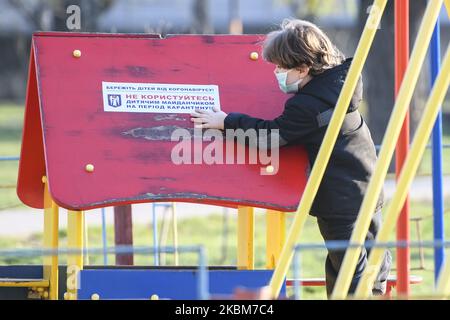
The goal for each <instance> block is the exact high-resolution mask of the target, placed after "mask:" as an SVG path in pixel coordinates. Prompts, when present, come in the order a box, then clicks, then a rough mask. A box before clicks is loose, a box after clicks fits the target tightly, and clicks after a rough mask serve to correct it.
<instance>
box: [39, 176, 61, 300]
mask: <svg viewBox="0 0 450 320" xmlns="http://www.w3.org/2000/svg"><path fill="white" fill-rule="evenodd" d="M42 182H43V183H44V248H45V249H49V250H57V249H58V231H59V230H58V229H59V210H58V209H59V208H58V206H57V205H56V203H55V202H54V201H53V199H52V197H51V195H50V192H49V190H48V183H47V177H45V176H44V177H42ZM44 279H45V280H47V281H48V282H49V296H48V297H49V299H50V300H58V255H52V256H46V257H44Z"/></svg>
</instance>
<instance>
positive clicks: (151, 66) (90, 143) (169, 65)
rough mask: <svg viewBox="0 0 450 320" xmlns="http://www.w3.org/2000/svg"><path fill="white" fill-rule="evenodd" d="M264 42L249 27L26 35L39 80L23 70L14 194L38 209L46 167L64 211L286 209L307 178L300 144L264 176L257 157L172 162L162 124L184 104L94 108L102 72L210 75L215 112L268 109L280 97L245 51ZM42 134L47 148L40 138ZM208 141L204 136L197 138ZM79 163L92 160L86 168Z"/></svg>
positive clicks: (279, 106) (134, 79)
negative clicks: (214, 31)
mask: <svg viewBox="0 0 450 320" xmlns="http://www.w3.org/2000/svg"><path fill="white" fill-rule="evenodd" d="M261 40H262V36H258V35H245V36H242V35H239V36H237V35H217V36H209V35H208V36H203V35H177V36H168V37H167V38H165V39H160V38H157V37H155V35H149V36H147V37H143V36H133V35H130V36H127V35H115V36H111V35H102V34H95V35H92V34H89V35H85V34H74V33H70V34H66V33H37V34H35V35H34V37H33V49H34V54H35V61H36V76H37V84H33V81H34V80H33V78H34V71H33V70H31V71H30V79H29V86H30V87H29V90H28V97H27V99H28V100H27V110H26V112H27V115H26V120H25V131H24V138H23V148H22V156H21V164H20V168H21V170H20V176H19V184H18V193H19V195H20V197H21V199H22V200H23V201H24V203H26V204H27V205H29V206H32V207H42V201H41V200H40V199H41V198H42V187H41V188H37V186H38V185H39V184H40V183H41V182H40V179H41V177H40V176H42V174H43V173H44V172H47V176H48V180H49V188H50V192H51V194H52V196H53V198H54V199H55V201H56V202H57V203H58V204H59V205H61V206H62V207H65V208H68V209H73V210H85V209H91V208H96V207H102V206H111V205H119V204H128V203H137V202H151V201H183V202H196V203H205V204H214V205H224V206H231V207H236V206H237V205H246V206H254V207H261V208H270V209H275V210H280V211H286V212H289V211H295V210H296V208H297V206H298V203H299V200H300V197H301V194H302V192H303V189H304V187H305V184H306V172H307V166H308V160H307V156H306V153H305V151H304V150H303V148H301V147H297V146H290V147H283V148H281V150H280V164H279V170H278V173H277V174H275V175H261V174H260V170H261V168H263V167H264V166H262V165H261V164H245V165H244V164H234V165H229V164H228V165H227V164H214V165H207V164H190V165H175V164H173V163H172V161H171V151H172V149H173V147H174V146H175V145H176V144H177V142H174V141H170V136H169V133H170V131H171V130H172V129H173V128H191V129H192V128H193V123H192V122H191V121H190V120H189V119H190V116H189V114H181V113H180V114H162V113H124V112H105V111H104V109H103V97H102V81H104V82H127V83H167V84H191V85H217V86H218V87H219V93H220V104H221V107H222V110H223V111H225V112H243V113H247V114H250V115H252V116H256V117H261V118H264V119H273V118H275V117H276V116H278V115H279V114H280V113H281V112H282V110H283V107H284V101H285V100H286V99H287V98H288V96H286V95H285V94H283V93H281V92H280V90H279V89H278V85H277V83H276V80H275V77H274V76H273V65H271V64H269V63H267V62H264V61H263V60H262V59H258V60H256V61H254V60H252V59H250V53H251V52H254V51H256V52H260V41H261ZM74 50H80V51H81V57H80V58H74V57H73V55H72V53H73V51H74ZM30 67H31V66H30ZM36 85H37V90H38V95H39V101H36V99H37V94H36V92H35V90H36V88H33V86H36ZM37 105H39V106H40V112H41V117H40V118H39V117H38V111H37V110H35V109H36V106H37ZM40 120H41V121H42V132H39V130H40V129H39V126H40V123H38V122H39V121H40ZM155 130H156V131H155ZM130 132H131V133H134V134H130ZM155 132H158V134H156V133H155ZM42 133H43V145H44V152H43V151H42V150H41V151H39V149H41V145H39V143H38V140H39V138H37V136H40V135H42ZM27 141H28V142H29V143H27ZM31 142H32V143H31ZM209 144H210V142H206V141H204V142H203V145H204V147H206V146H207V145H209ZM235 147H236V148H242V146H241V145H236V146H235ZM39 153H41V154H45V165H46V168H43V167H42V163H41V161H38V162H36V165H38V168H36V165H35V166H33V167H31V162H32V161H31V160H30V158H31V157H32V155H36V157H37V159H38V160H39ZM87 164H93V165H94V167H95V170H94V171H93V172H91V173H89V172H86V170H85V166H86V165H87ZM30 193H33V195H30Z"/></svg>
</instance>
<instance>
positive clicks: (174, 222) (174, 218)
mask: <svg viewBox="0 0 450 320" xmlns="http://www.w3.org/2000/svg"><path fill="white" fill-rule="evenodd" d="M172 232H173V246H174V247H175V256H174V257H175V265H176V266H178V263H179V260H178V250H177V248H178V226H177V210H176V206H175V202H172Z"/></svg>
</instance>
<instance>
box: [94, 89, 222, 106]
mask: <svg viewBox="0 0 450 320" xmlns="http://www.w3.org/2000/svg"><path fill="white" fill-rule="evenodd" d="M102 92H103V110H104V111H108V112H146V113H191V112H192V111H194V110H195V109H200V110H210V109H212V108H213V107H217V108H218V109H220V101H219V87H218V86H216V85H195V84H167V83H165V84H164V83H126V82H102Z"/></svg>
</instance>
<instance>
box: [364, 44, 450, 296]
mask: <svg viewBox="0 0 450 320" xmlns="http://www.w3.org/2000/svg"><path fill="white" fill-rule="evenodd" d="M449 84H450V46H449V47H448V48H447V53H446V56H445V59H444V62H443V65H442V69H441V71H440V73H439V76H438V78H437V79H436V82H435V84H434V86H433V90H432V92H431V95H430V97H429V99H428V102H427V104H426V107H425V110H424V112H423V116H422V120H421V121H420V124H419V126H418V128H417V131H416V133H415V135H414V140H413V143H412V145H411V149H410V152H409V153H408V156H407V157H406V160H405V164H404V166H403V169H402V171H401V174H400V177H399V179H398V181H397V190H396V191H395V193H394V196H393V198H392V200H391V203H390V205H389V207H388V208H387V211H386V214H385V217H386V218H385V219H386V220H385V222H384V224H383V225H382V226H381V228H380V230H379V232H378V235H377V237H376V242H387V241H389V235H390V234H391V233H392V231H393V229H394V228H395V224H396V223H397V219H398V216H399V214H400V210H401V209H402V206H403V203H404V202H405V199H406V196H407V194H408V190H409V187H410V186H411V183H412V181H413V179H414V176H415V174H416V172H417V169H418V167H419V165H420V161H421V159H422V156H423V153H424V151H425V148H426V146H427V143H428V139H429V137H430V134H431V131H432V130H433V126H434V123H435V122H436V117H437V115H438V113H439V109H440V106H441V105H442V102H443V101H444V98H445V95H446V92H447V90H448V86H449ZM385 250H386V249H385V248H380V247H375V248H373V249H372V251H371V253H370V256H369V260H368V263H367V267H366V269H365V270H364V273H363V275H362V277H361V280H360V282H359V284H358V287H357V289H356V292H355V297H356V298H357V299H360V298H361V299H362V298H367V297H368V296H369V295H370V294H371V291H372V290H371V288H372V287H373V284H374V282H375V279H376V277H377V274H378V272H379V269H380V266H381V263H382V261H383V255H384V252H385Z"/></svg>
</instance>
